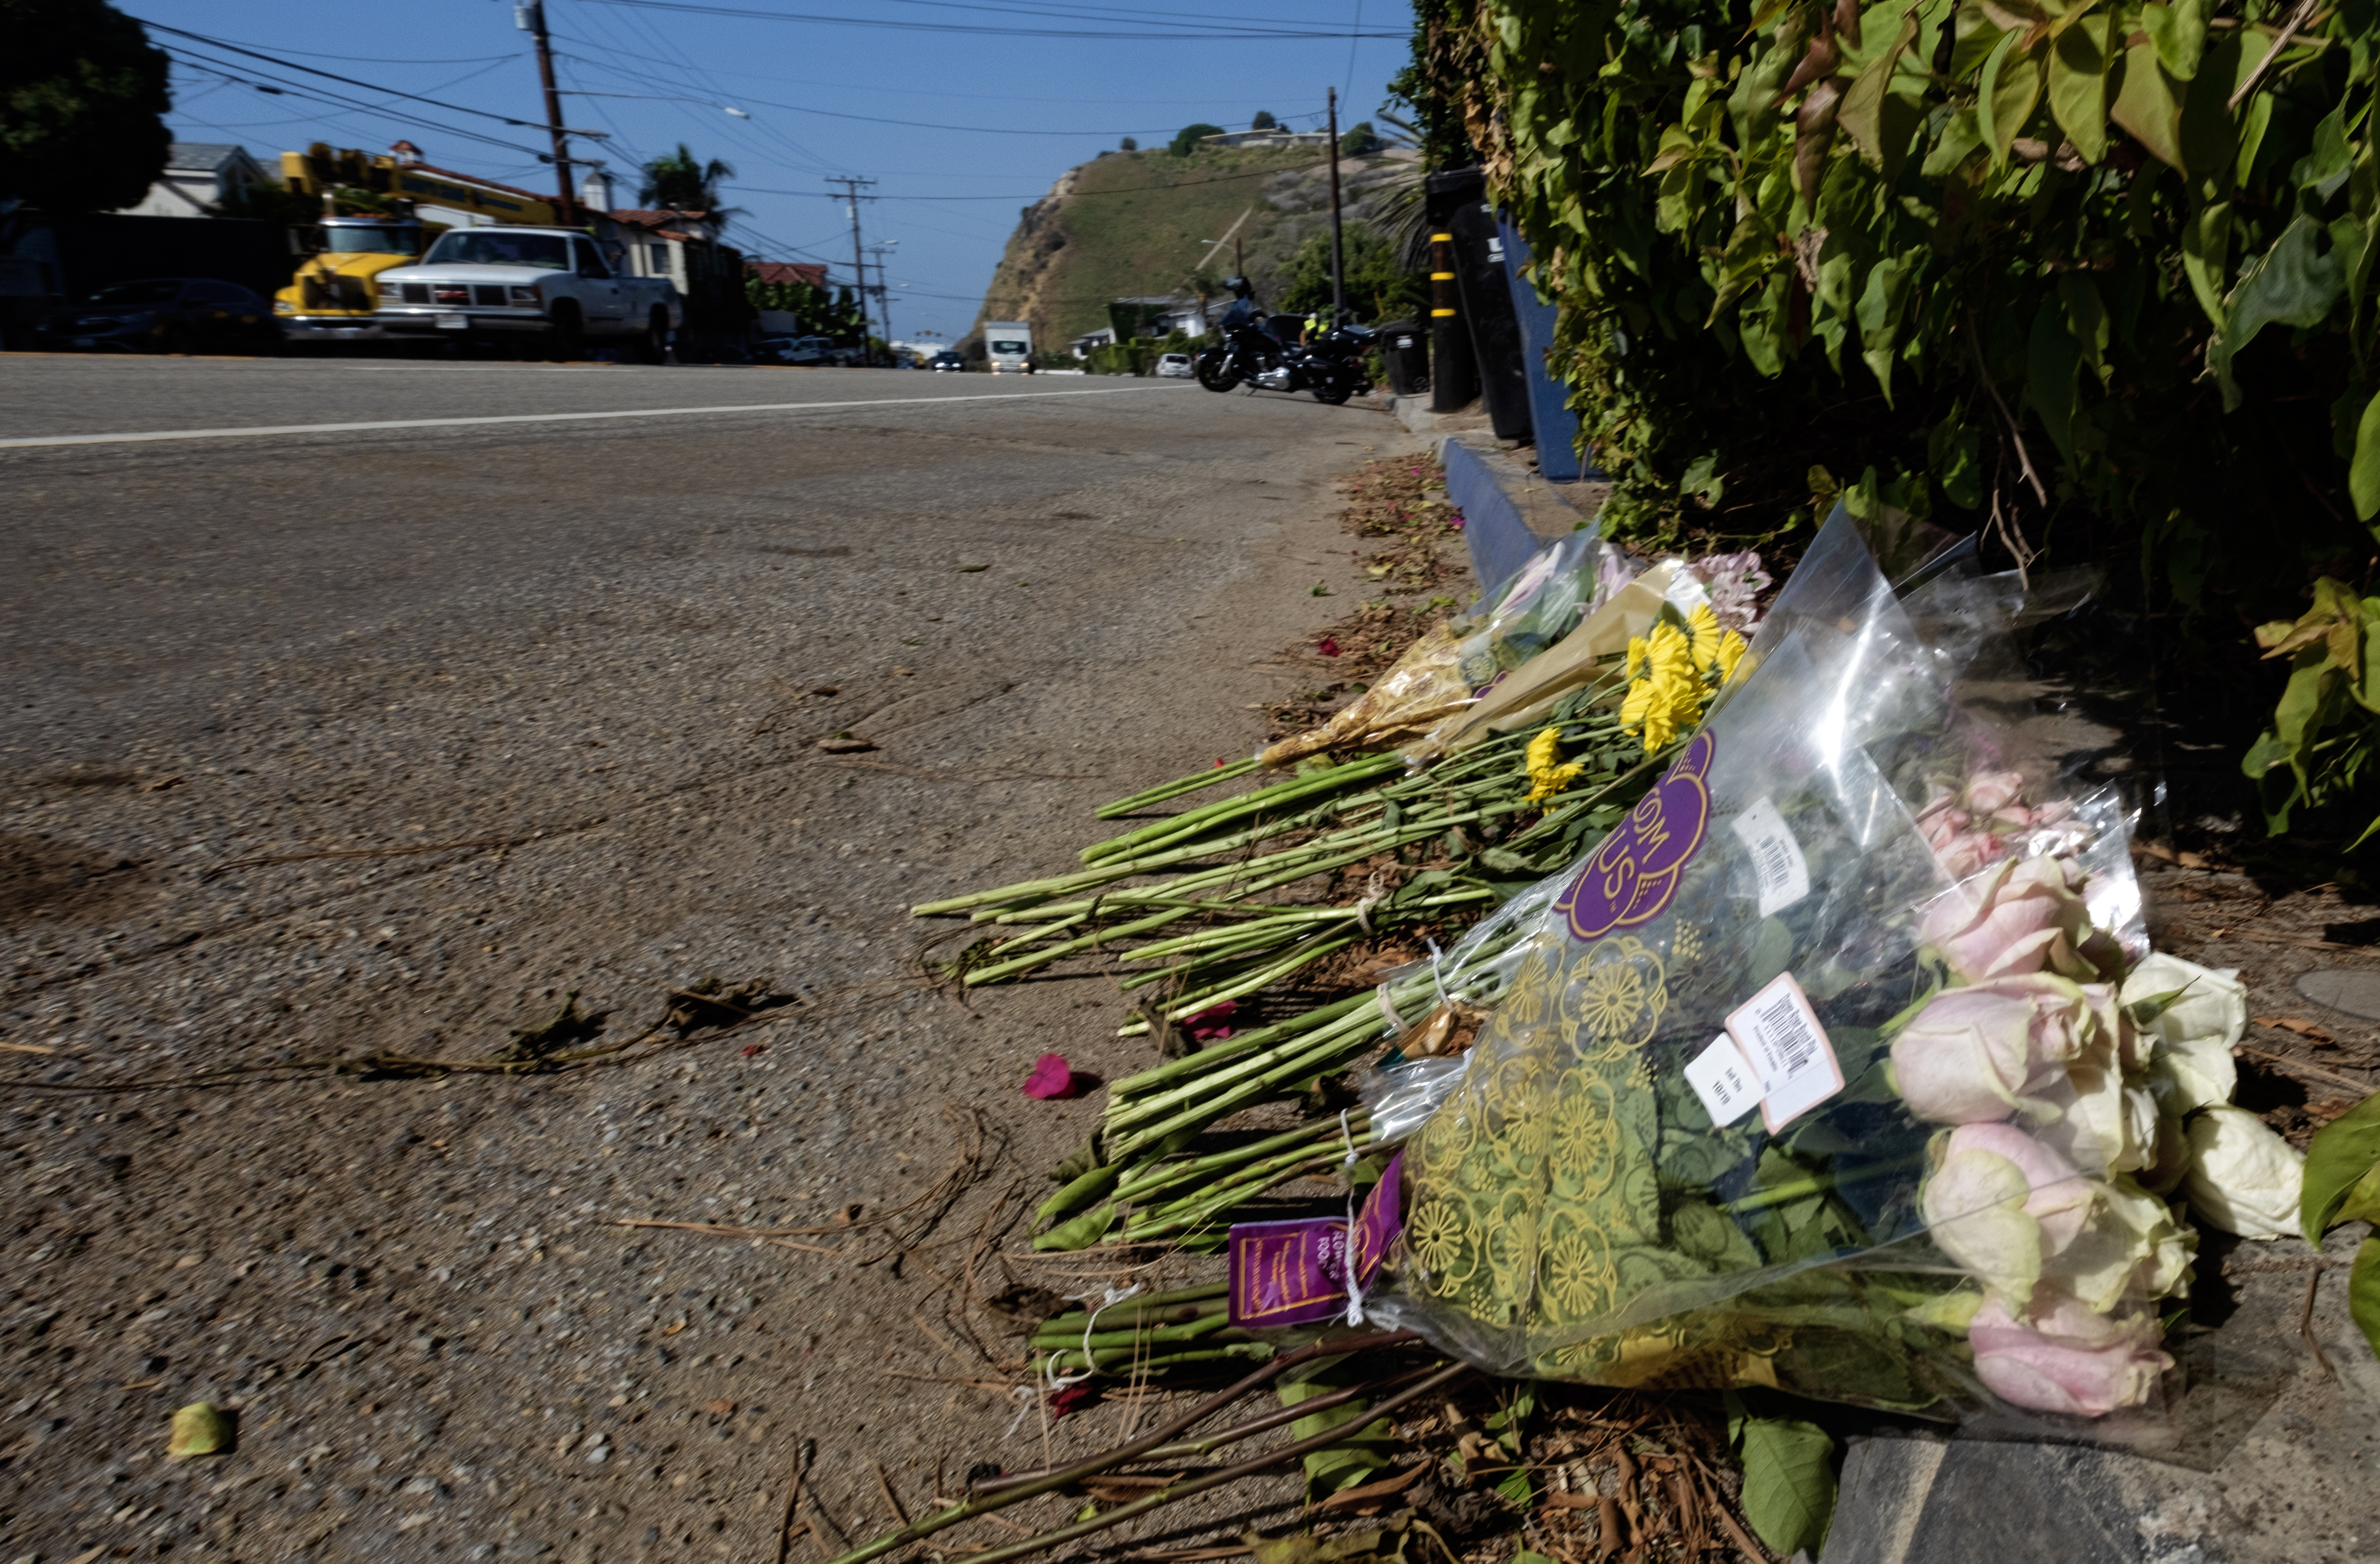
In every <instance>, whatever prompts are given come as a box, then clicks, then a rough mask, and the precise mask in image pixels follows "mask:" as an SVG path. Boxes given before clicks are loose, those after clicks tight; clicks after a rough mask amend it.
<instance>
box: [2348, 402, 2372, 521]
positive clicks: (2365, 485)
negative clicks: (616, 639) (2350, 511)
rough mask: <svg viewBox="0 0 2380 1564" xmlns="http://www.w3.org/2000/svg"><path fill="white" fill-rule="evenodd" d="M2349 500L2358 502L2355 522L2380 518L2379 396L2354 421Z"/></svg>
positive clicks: (2349, 468) (2349, 465)
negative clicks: (2360, 416) (2353, 446)
mask: <svg viewBox="0 0 2380 1564" xmlns="http://www.w3.org/2000/svg"><path fill="white" fill-rule="evenodd" d="M2347 493H2348V497H2349V498H2350V499H2352V500H2353V501H2354V502H2355V519H2357V520H2358V521H2369V520H2371V519H2372V518H2373V517H2374V516H2380V396H2374V397H2373V398H2372V399H2371V400H2370V401H2368V402H2366V403H2364V404H2363V416H2362V418H2360V419H2357V420H2356V421H2355V458H2354V460H2352V461H2350V463H2349V464H2348V468H2347Z"/></svg>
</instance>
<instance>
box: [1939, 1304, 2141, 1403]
mask: <svg viewBox="0 0 2380 1564" xmlns="http://www.w3.org/2000/svg"><path fill="white" fill-rule="evenodd" d="M1967 1341H1968V1344H1969V1345H1970V1346H1972V1347H1973V1349H1974V1352H1975V1375H1976V1377H1978V1378H1980V1379H1981V1380H1982V1381H1983V1382H1984V1384H1985V1386H1987V1387H1990V1389H1991V1392H1992V1394H1994V1395H1996V1396H1998V1398H1999V1399H2002V1400H2004V1401H2006V1402H2008V1403H2009V1404H2010V1405H2011V1406H2018V1407H2024V1408H2027V1409H2029V1410H2031V1411H2047V1412H2063V1413H2065V1414H2067V1415H2068V1416H2070V1417H2105V1416H2106V1415H2107V1413H2109V1412H2111V1411H2116V1410H2117V1409H2118V1408H2120V1407H2136V1406H2139V1405H2141V1404H2142V1403H2143V1402H2144V1401H2146V1400H2147V1399H2148V1398H2149V1393H2150V1392H2151V1391H2152V1390H2154V1389H2155V1387H2156V1383H2157V1379H2158V1376H2159V1375H2162V1374H2164V1372H2165V1371H2166V1370H2167V1369H2169V1368H2171V1367H2172V1366H2173V1360H2172V1359H2171V1358H2169V1357H2168V1356H2167V1355H2166V1354H2165V1353H2163V1352H2161V1351H2159V1350H2157V1327H2156V1321H2155V1319H2154V1318H2153V1317H2151V1316H2149V1315H2146V1314H2142V1315H2139V1316H2136V1317H2134V1318H2132V1319H2129V1320H2112V1319H2109V1318H2107V1316H2106V1315H2104V1314H2094V1313H2093V1312H2092V1311H2090V1310H2089V1309H2086V1308H2084V1307H2083V1305H2082V1304H2081V1303H2080V1302H2078V1301H2075V1300H2073V1299H2070V1298H2061V1299H2059V1300H2058V1303H2057V1305H2056V1307H2054V1308H2052V1309H2050V1310H2048V1311H2046V1313H2044V1314H2042V1315H2041V1316H2040V1317H2039V1318H2038V1319H2036V1320H2035V1321H2034V1323H2032V1324H2031V1325H2026V1324H2023V1323H2022V1322H2020V1321H2018V1320H2016V1319H2014V1318H2012V1317H2011V1316H2010V1314H2009V1312H2008V1311H2007V1310H2006V1309H2004V1308H2002V1307H2001V1306H2000V1303H1999V1301H1998V1300H1997V1299H1986V1300H1985V1302H1984V1306H1983V1307H1982V1308H1981V1309H1978V1310H1977V1311H1975V1317H1974V1318H1973V1320H1971V1321H1969V1322H1968V1325H1967Z"/></svg>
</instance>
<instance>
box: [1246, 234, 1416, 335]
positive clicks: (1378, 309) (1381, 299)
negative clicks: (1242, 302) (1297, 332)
mask: <svg viewBox="0 0 2380 1564" xmlns="http://www.w3.org/2000/svg"><path fill="white" fill-rule="evenodd" d="M1340 245H1341V250H1342V255H1341V264H1342V269H1343V270H1344V271H1345V274H1346V287H1347V308H1348V310H1349V312H1352V313H1353V314H1354V316H1355V318H1356V319H1358V320H1362V321H1386V320H1393V319H1396V318H1398V317H1399V316H1410V315H1413V314H1414V313H1415V312H1418V311H1426V310H1427V309H1428V308H1429V285H1428V283H1427V280H1426V279H1424V278H1422V277H1419V276H1416V275H1414V274H1413V273H1410V272H1408V271H1406V270H1405V269H1404V267H1403V265H1401V264H1399V263H1398V261H1397V253H1396V247H1395V246H1393V245H1391V244H1390V242H1389V241H1388V240H1387V239H1385V238H1381V237H1380V235H1379V234H1378V233H1377V232H1375V231H1374V230H1373V229H1372V228H1371V227H1369V226H1366V225H1365V224H1361V223H1350V224H1348V225H1347V226H1346V227H1345V230H1344V232H1343V234H1342V238H1341V240H1340ZM1281 309H1282V310H1283V311H1284V312H1290V313H1293V314H1300V315H1303V314H1306V313H1309V312H1313V311H1316V310H1320V311H1322V312H1325V313H1328V312H1329V311H1330V234H1329V233H1327V232H1325V233H1319V234H1315V235H1312V236H1310V237H1309V238H1307V239H1306V241H1305V243H1304V244H1301V245H1299V246H1298V247H1297V249H1296V250H1295V251H1294V252H1293V254H1292V255H1291V256H1290V258H1289V264H1288V265H1286V266H1284V267H1282V268H1281Z"/></svg>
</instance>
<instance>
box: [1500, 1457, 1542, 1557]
mask: <svg viewBox="0 0 2380 1564" xmlns="http://www.w3.org/2000/svg"><path fill="white" fill-rule="evenodd" d="M1496 1492H1497V1493H1498V1494H1500V1495H1501V1496H1502V1497H1504V1499H1505V1500H1506V1501H1507V1502H1509V1503H1510V1504H1511V1505H1512V1508H1514V1509H1528V1508H1529V1507H1530V1506H1532V1505H1534V1504H1536V1502H1537V1490H1536V1486H1535V1485H1532V1484H1531V1483H1530V1481H1529V1469H1528V1468H1527V1467H1525V1466H1522V1467H1515V1468H1514V1469H1513V1470H1512V1471H1511V1472H1506V1473H1505V1474H1504V1480H1503V1481H1502V1482H1500V1483H1499V1484H1497V1485H1496ZM1513 1564H1520V1560H1518V1559H1517V1558H1516V1559H1514V1560H1513Z"/></svg>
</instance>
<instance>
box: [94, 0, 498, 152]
mask: <svg viewBox="0 0 2380 1564" xmlns="http://www.w3.org/2000/svg"><path fill="white" fill-rule="evenodd" d="M135 19H139V18H135ZM140 25H141V26H143V27H146V28H149V29H151V30H152V31H157V32H170V33H172V34H173V35H174V36H175V37H176V38H187V39H189V40H190V41H191V42H192V43H204V44H205V45H207V47H209V48H211V49H223V50H226V51H228V52H230V53H232V54H235V55H247V56H248V57H249V59H252V60H262V61H263V62H264V63H265V64H267V65H274V66H279V67H281V68H282V69H284V70H296V71H303V72H304V73H305V74H307V75H308V76H319V77H322V79H325V80H327V81H337V82H343V83H345V84H346V85H347V86H349V87H360V88H362V89H363V90H364V91H365V92H385V93H387V94H388V95H389V96H390V97H392V98H406V99H409V100H411V101H412V102H414V103H417V104H429V105H430V106H431V107H432V108H442V109H445V110H447V111H448V112H450V113H454V114H469V115H477V116H479V117H480V118H481V119H492V120H495V121H497V122H498V123H499V124H504V125H516V126H518V127H520V128H522V129H524V130H542V129H544V128H545V127H543V126H542V125H540V124H539V123H537V121H535V120H533V119H516V118H514V117H513V116H511V115H508V114H491V113H489V112H488V111H487V110H486V109H475V108H469V107H467V106H465V105H464V104H449V103H444V102H442V101H440V100H439V99H436V98H425V97H423V96H422V95H421V94H420V93H419V92H401V91H399V90H398V89H396V88H395V87H383V86H381V85H379V84H378V83H377V82H371V81H358V80H357V79H355V78H354V77H352V76H341V75H340V74H339V73H338V72H336V71H332V70H317V69H315V68H314V67H312V66H303V65H298V64H297V63H295V62H294V61H290V60H284V59H278V58H275V57H274V56H273V55H266V54H260V53H259V52H258V51H256V50H254V49H243V48H241V47H240V46H239V45H238V44H237V43H225V42H224V41H223V40H222V39H220V38H209V37H207V36H206V35H205V34H204V33H198V32H185V31H182V30H181V29H180V28H178V27H167V26H166V25H165V24H164V23H163V22H153V21H145V20H144V21H141V23H140ZM441 128H443V127H441Z"/></svg>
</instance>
